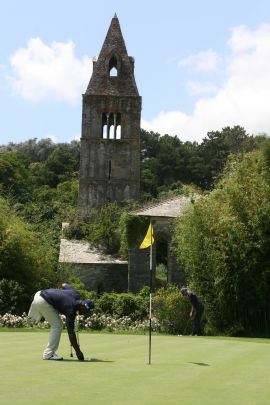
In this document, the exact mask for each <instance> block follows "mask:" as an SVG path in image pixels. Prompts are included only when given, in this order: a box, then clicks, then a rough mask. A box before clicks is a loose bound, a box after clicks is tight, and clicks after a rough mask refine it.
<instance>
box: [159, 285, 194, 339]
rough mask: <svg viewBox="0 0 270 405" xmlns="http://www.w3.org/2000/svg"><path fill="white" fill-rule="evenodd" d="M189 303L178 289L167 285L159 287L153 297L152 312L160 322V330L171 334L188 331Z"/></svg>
mask: <svg viewBox="0 0 270 405" xmlns="http://www.w3.org/2000/svg"><path fill="white" fill-rule="evenodd" d="M189 309H190V303H189V300H188V299H187V298H186V297H182V295H181V292H180V289H179V288H178V287H175V286H172V285H171V286H169V287H167V288H166V289H165V288H160V289H159V290H158V291H157V292H156V293H155V294H154V297H153V314H154V316H155V317H156V318H157V320H158V321H159V323H160V328H161V331H162V332H165V333H173V334H182V335H184V334H186V333H190V328H191V326H190V324H189Z"/></svg>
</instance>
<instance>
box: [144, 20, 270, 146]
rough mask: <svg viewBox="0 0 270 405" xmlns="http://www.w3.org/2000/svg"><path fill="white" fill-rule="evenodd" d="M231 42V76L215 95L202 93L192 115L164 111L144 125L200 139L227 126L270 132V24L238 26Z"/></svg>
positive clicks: (147, 128)
mask: <svg viewBox="0 0 270 405" xmlns="http://www.w3.org/2000/svg"><path fill="white" fill-rule="evenodd" d="M228 45H229V49H230V51H231V52H230V55H229V58H226V65H225V66H224V69H225V71H226V75H227V76H226V79H225V80H224V82H223V83H222V85H221V86H220V87H219V89H218V91H217V92H216V94H215V95H214V96H211V97H205V96H204V97H202V96H201V97H200V98H199V99H198V100H197V101H196V103H195V105H194V108H193V112H192V114H190V115H188V114H186V113H184V112H181V111H172V112H161V113H160V114H158V116H157V117H155V118H154V119H153V120H151V121H148V122H147V121H144V120H143V121H142V127H143V128H145V129H146V130H153V131H156V132H159V133H161V134H164V133H169V134H171V135H175V134H177V135H179V137H180V138H181V139H182V140H183V141H186V140H190V141H195V140H196V141H198V142H200V141H201V140H202V138H204V137H205V136H206V134H207V132H209V131H212V130H221V129H222V128H223V127H225V126H227V125H229V126H234V125H241V126H243V127H244V128H245V129H246V130H247V132H248V133H250V134H258V133H262V132H265V133H267V134H270V107H269V100H270V69H269V60H270V25H267V24H264V25H261V26H260V27H259V28H258V29H257V30H254V31H252V30H250V29H249V28H248V27H244V26H241V27H236V28H235V29H234V30H232V34H231V37H230V39H229V41H228ZM197 85H198V84H197Z"/></svg>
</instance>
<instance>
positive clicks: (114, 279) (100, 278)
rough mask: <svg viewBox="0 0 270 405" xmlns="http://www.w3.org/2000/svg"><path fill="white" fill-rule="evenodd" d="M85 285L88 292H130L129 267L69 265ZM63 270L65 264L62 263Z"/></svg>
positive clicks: (117, 265) (105, 264) (94, 264)
mask: <svg viewBox="0 0 270 405" xmlns="http://www.w3.org/2000/svg"><path fill="white" fill-rule="evenodd" d="M66 265H67V266H68V269H69V270H72V271H73V273H74V274H75V275H77V276H78V277H79V278H80V280H81V281H82V282H83V283H84V284H85V287H86V288H87V290H90V291H95V292H96V293H98V294H100V293H103V292H112V291H114V292H117V293H121V292H126V291H127V290H128V265H127V264H116V263H111V264H110V263H68V264H66ZM61 266H62V268H65V264H64V263H62V265H61Z"/></svg>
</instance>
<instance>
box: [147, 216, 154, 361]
mask: <svg viewBox="0 0 270 405" xmlns="http://www.w3.org/2000/svg"><path fill="white" fill-rule="evenodd" d="M150 226H151V245H150V282H149V284H150V294H149V362H148V364H151V346H152V345H151V344H152V341H151V338H152V283H153V280H152V279H153V277H152V273H153V271H152V269H153V248H152V223H151V220H150Z"/></svg>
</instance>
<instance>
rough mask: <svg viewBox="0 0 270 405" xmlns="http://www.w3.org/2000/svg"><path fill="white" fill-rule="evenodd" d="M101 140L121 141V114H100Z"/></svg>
mask: <svg viewBox="0 0 270 405" xmlns="http://www.w3.org/2000/svg"><path fill="white" fill-rule="evenodd" d="M101 137H102V139H111V140H115V139H121V114H120V113H115V112H114V113H103V114H102V131H101Z"/></svg>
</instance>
